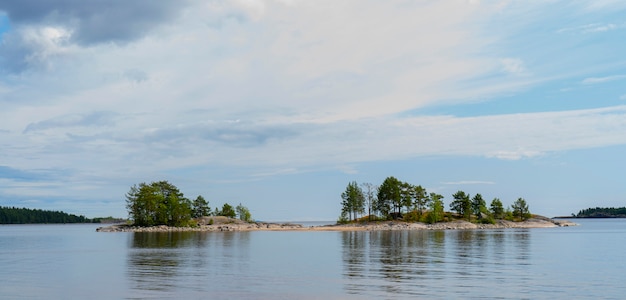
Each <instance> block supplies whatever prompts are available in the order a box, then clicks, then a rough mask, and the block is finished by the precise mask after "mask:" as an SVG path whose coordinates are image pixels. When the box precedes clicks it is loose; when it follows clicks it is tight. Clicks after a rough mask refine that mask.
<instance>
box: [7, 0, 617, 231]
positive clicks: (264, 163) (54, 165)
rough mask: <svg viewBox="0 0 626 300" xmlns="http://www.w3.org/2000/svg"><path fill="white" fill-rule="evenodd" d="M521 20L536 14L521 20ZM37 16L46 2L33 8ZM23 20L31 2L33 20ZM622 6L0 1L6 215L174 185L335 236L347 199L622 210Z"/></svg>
mask: <svg viewBox="0 0 626 300" xmlns="http://www.w3.org/2000/svg"><path fill="white" fill-rule="evenodd" d="M528 2H530V3H528ZM42 3H43V4H42ZM35 4H36V5H35ZM625 16H626V3H624V2H623V1H609V0H607V1H518V2H514V1H512V2H509V1H497V2H496V1H462V0H458V1H456V0H455V1H435V2H433V1H413V2H405V1H384V2H376V1H298V0H290V1H288V0H267V1H265V0H258V1H255V0H245V1H244V0H241V1H226V2H224V1H196V0H186V1H165V0H164V1H133V2H125V1H116V2H110V3H107V2H97V3H96V2H89V1H79V0H64V1H46V2H45V3H44V2H39V1H34V0H26V1H0V32H1V34H0V36H1V43H0V107H1V108H2V109H0V151H1V153H2V155H0V205H3V206H20V207H30V208H42V209H53V210H63V211H67V212H70V213H76V214H83V215H86V216H88V217H96V216H108V215H112V216H117V217H125V216H126V215H127V214H126V210H125V200H124V194H125V193H126V192H127V191H128V189H129V188H130V186H131V185H133V184H136V183H140V182H151V181H157V180H168V181H170V182H171V183H173V184H175V185H176V186H178V187H179V188H180V189H181V190H182V191H183V192H184V193H185V195H186V196H187V197H190V198H195V197H196V196H197V195H200V194H201V195H203V196H204V197H205V198H206V199H208V200H209V204H210V205H211V207H215V206H221V205H222V204H223V203H224V202H228V203H231V204H238V203H242V204H244V205H246V206H248V207H249V208H250V210H251V212H252V214H253V217H254V218H257V219H262V220H335V219H336V218H337V217H338V215H339V212H340V205H339V203H340V201H341V199H340V195H341V193H342V192H343V190H344V189H345V187H346V185H347V184H348V183H349V182H350V181H353V180H356V181H357V182H359V183H364V182H370V183H374V184H380V183H381V182H382V181H383V180H384V178H385V177H387V176H395V177H397V178H399V179H400V180H403V181H407V182H410V183H413V184H420V185H422V186H424V187H425V188H426V189H427V190H428V191H430V192H437V193H440V194H443V195H444V196H445V198H444V202H445V203H446V207H447V204H448V203H449V202H450V198H451V195H452V194H453V193H454V192H456V191H457V190H463V191H466V192H468V193H471V194H474V193H481V194H483V196H484V197H485V198H486V199H489V200H490V199H493V198H494V197H498V198H500V199H501V200H502V201H503V202H504V203H505V204H507V205H510V204H511V203H512V202H513V201H514V200H515V199H517V198H518V197H523V198H525V199H526V201H527V202H528V203H529V206H530V209H531V211H532V212H534V213H539V214H543V215H547V216H556V215H568V214H570V213H575V212H578V210H580V209H583V208H587V207H595V206H624V205H626V198H624V196H623V195H626V184H625V183H626V182H625V179H624V176H623V170H624V169H625V168H626V160H625V159H624V158H623V153H625V151H626V56H625V55H624V53H626V38H625V37H626V17H625Z"/></svg>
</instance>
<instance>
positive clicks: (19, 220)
mask: <svg viewBox="0 0 626 300" xmlns="http://www.w3.org/2000/svg"><path fill="white" fill-rule="evenodd" d="M46 223H48V224H51V223H99V220H96V219H94V220H90V219H88V218H85V216H76V215H72V214H67V213H64V212H62V211H49V210H41V209H29V208H16V207H0V224H46Z"/></svg>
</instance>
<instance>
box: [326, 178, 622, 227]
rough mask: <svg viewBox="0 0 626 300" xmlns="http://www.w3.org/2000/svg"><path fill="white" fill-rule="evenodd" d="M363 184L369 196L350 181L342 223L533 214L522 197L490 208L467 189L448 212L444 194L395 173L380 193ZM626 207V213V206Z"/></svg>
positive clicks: (485, 219) (489, 220) (488, 219)
mask: <svg viewBox="0 0 626 300" xmlns="http://www.w3.org/2000/svg"><path fill="white" fill-rule="evenodd" d="M362 186H363V187H364V188H366V193H365V195H364V193H363V190H361V188H360V187H359V186H358V185H357V183H356V182H350V183H349V184H348V187H347V188H346V190H345V192H343V193H342V194H341V198H342V200H343V201H342V203H341V204H342V210H341V215H340V217H339V219H338V220H337V222H338V223H349V222H357V221H360V222H364V221H374V220H392V219H402V220H404V221H407V222H428V223H436V222H442V221H453V220H457V219H459V218H463V219H465V220H467V221H469V222H477V223H482V224H495V223H496V220H501V219H505V220H511V221H519V220H526V219H528V218H530V217H531V214H530V211H529V210H528V204H526V201H525V200H524V199H522V198H519V199H518V200H517V201H516V202H515V203H514V204H513V205H512V206H511V207H510V208H506V210H505V208H504V206H503V205H502V202H501V201H500V199H498V198H494V199H493V200H492V201H491V204H490V206H489V208H487V203H486V202H485V200H484V199H483V196H482V195H481V194H476V195H475V196H474V197H470V195H469V194H466V193H465V192H464V191H457V192H456V193H454V194H453V195H452V197H453V198H454V200H453V201H452V202H451V203H450V209H451V210H452V211H454V212H456V214H454V213H450V212H445V211H444V203H443V200H442V199H443V196H442V195H439V194H437V193H430V194H428V193H427V192H426V189H425V188H423V187H422V186H421V185H412V184H409V183H407V182H403V181H400V180H398V179H396V178H395V177H393V176H390V177H387V178H385V180H384V181H383V183H382V184H381V185H380V186H379V187H378V193H377V194H376V196H374V195H373V193H372V190H373V189H374V185H373V184H371V183H366V184H363V185H362ZM365 203H367V204H368V206H369V208H370V210H369V214H368V215H367V216H365V217H363V218H361V219H359V218H358V216H359V214H360V213H363V211H364V210H365ZM624 210H625V213H626V208H624ZM625 216H626V215H625Z"/></svg>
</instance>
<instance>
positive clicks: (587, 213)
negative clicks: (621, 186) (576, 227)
mask: <svg viewBox="0 0 626 300" xmlns="http://www.w3.org/2000/svg"><path fill="white" fill-rule="evenodd" d="M575 217H576V218H626V207H618V208H615V207H596V208H587V209H583V210H581V211H579V212H578V214H577V215H576V216H575Z"/></svg>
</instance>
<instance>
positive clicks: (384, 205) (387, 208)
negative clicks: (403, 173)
mask: <svg viewBox="0 0 626 300" xmlns="http://www.w3.org/2000/svg"><path fill="white" fill-rule="evenodd" d="M401 190H402V183H401V182H400V180H398V179H396V178H395V177H393V176H390V177H387V178H386V179H385V181H383V184H381V185H380V187H378V201H377V203H376V204H377V205H376V208H377V209H376V210H377V211H379V212H380V213H381V214H382V215H383V216H388V217H393V218H394V219H395V218H398V217H400V210H401V209H402V193H401Z"/></svg>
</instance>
